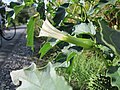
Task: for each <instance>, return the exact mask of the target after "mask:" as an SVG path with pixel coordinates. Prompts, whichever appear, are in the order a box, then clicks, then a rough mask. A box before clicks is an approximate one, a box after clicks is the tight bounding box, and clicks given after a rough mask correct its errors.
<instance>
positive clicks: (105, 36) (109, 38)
mask: <svg viewBox="0 0 120 90" xmlns="http://www.w3.org/2000/svg"><path fill="white" fill-rule="evenodd" d="M100 25H101V33H100V34H101V39H102V41H103V42H104V43H105V44H106V45H107V46H109V47H110V48H111V49H112V50H113V51H114V52H115V53H116V54H118V55H119V54H120V40H119V39H120V32H119V31H116V30H114V29H112V28H110V27H108V26H107V25H106V24H105V22H104V21H100Z"/></svg>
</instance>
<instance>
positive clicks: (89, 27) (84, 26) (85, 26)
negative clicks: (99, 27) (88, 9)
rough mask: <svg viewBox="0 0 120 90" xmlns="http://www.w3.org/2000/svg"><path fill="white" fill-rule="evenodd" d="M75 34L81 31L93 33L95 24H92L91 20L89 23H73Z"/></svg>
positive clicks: (94, 32)
mask: <svg viewBox="0 0 120 90" xmlns="http://www.w3.org/2000/svg"><path fill="white" fill-rule="evenodd" d="M74 32H75V34H76V35H78V34H81V33H88V34H92V35H95V34H96V31H95V26H94V25H93V24H92V22H90V23H81V24H79V25H75V31H74Z"/></svg>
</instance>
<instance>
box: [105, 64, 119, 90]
mask: <svg viewBox="0 0 120 90" xmlns="http://www.w3.org/2000/svg"><path fill="white" fill-rule="evenodd" d="M107 75H108V76H110V77H111V79H112V85H113V86H117V87H118V89H119V90H120V67H119V66H112V67H110V68H109V70H108V72H107Z"/></svg>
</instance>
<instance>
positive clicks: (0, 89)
mask: <svg viewBox="0 0 120 90" xmlns="http://www.w3.org/2000/svg"><path fill="white" fill-rule="evenodd" d="M31 56H32V51H31V49H30V48H28V47H26V39H25V34H24V35H23V36H22V37H21V39H20V41H19V43H17V44H16V45H15V47H14V49H13V51H12V53H10V54H9V55H8V57H7V58H6V60H5V62H4V63H3V65H2V66H1V68H0V90H15V88H16V87H17V86H15V85H14V84H13V83H12V81H11V77H10V72H11V71H12V70H18V69H21V68H23V67H25V66H28V65H30V60H31Z"/></svg>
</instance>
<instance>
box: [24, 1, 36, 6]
mask: <svg viewBox="0 0 120 90" xmlns="http://www.w3.org/2000/svg"><path fill="white" fill-rule="evenodd" d="M24 3H25V5H26V6H30V5H32V4H34V0H24Z"/></svg>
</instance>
